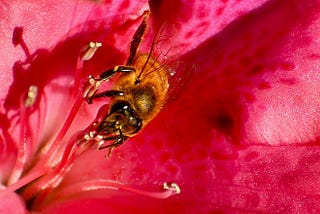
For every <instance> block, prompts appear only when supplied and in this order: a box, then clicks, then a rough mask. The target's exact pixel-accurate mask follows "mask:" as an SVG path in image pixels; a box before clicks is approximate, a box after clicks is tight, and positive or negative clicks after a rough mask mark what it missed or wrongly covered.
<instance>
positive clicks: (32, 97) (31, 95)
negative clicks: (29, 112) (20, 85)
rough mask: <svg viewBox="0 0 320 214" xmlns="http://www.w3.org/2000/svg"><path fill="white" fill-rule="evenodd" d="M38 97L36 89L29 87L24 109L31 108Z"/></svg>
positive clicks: (33, 86)
mask: <svg viewBox="0 0 320 214" xmlns="http://www.w3.org/2000/svg"><path fill="white" fill-rule="evenodd" d="M37 96H38V87H37V86H35V85H31V86H30V87H29V89H28V94H27V98H26V100H25V102H24V105H25V106H26V107H31V106H33V104H34V103H35V102H36V99H37Z"/></svg>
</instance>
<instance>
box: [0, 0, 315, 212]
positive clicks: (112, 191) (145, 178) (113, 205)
mask: <svg viewBox="0 0 320 214" xmlns="http://www.w3.org/2000/svg"><path fill="white" fill-rule="evenodd" d="M255 2H256V3H255V4H253V3H252V2H251V1H231V0H229V1H208V2H207V1H203V2H197V3H189V2H182V1H174V2H172V1H170V2H169V1H161V2H160V3H159V1H150V2H149V3H150V9H151V13H152V15H151V17H150V23H149V24H150V25H149V28H148V33H147V34H146V36H145V39H144V40H143V42H142V45H141V48H140V49H141V51H143V52H148V50H149V49H150V41H151V39H152V34H155V33H156V32H161V35H160V39H159V43H157V44H156V46H157V48H156V50H155V52H158V53H164V54H165V56H166V57H168V59H170V60H173V61H174V62H177V64H179V65H180V66H179V69H177V70H176V71H175V72H176V75H175V77H174V78H173V79H174V80H176V84H173V85H171V88H173V91H174V92H173V94H170V96H171V97H169V102H168V103H167V105H166V106H165V108H164V109H163V110H162V112H161V113H160V114H159V115H158V116H157V117H156V118H155V119H154V120H153V121H152V122H151V123H150V124H149V125H148V126H147V127H146V128H145V129H144V130H143V131H142V132H141V133H140V134H139V135H137V136H135V137H133V138H130V139H129V140H128V141H126V142H125V144H124V145H122V146H120V147H119V148H117V149H115V150H114V151H113V153H112V156H111V158H110V159H107V160H106V159H105V158H104V156H105V154H106V151H105V150H102V151H97V150H94V149H90V148H87V149H84V147H81V146H77V144H76V142H77V140H78V138H77V137H78V136H79V134H81V133H83V131H82V130H84V129H85V128H86V127H88V126H89V125H90V124H91V123H92V121H93V120H94V118H95V117H96V114H97V111H98V109H100V107H101V106H102V105H104V104H105V103H107V102H108V100H107V99H101V100H100V101H96V102H94V103H93V104H92V105H88V104H87V103H86V102H85V101H84V99H83V98H82V97H81V96H82V95H83V94H82V93H83V90H82V89H83V85H84V84H85V83H86V81H87V78H86V77H87V76H88V75H97V74H99V73H100V72H102V71H103V70H105V69H108V68H112V67H113V66H115V65H120V64H123V63H125V60H126V58H127V57H128V48H129V45H130V41H131V38H132V35H133V33H134V32H135V30H136V29H137V26H138V25H139V23H140V21H141V17H142V14H143V11H145V10H147V9H149V7H148V4H147V2H145V1H144V2H143V1H141V2H135V3H132V2H129V1H119V2H112V3H107V2H105V3H97V2H83V1H75V2H70V1H61V2H57V1H52V2H50V3H48V2H47V3H46V4H41V3H30V2H28V1H22V2H21V1H19V2H10V3H6V2H2V3H1V5H2V8H3V10H2V12H3V14H4V16H3V18H2V20H0V22H1V25H0V26H1V35H2V37H1V42H2V43H1V44H2V46H1V47H2V51H0V54H2V57H1V59H2V63H1V65H0V68H1V75H0V76H1V79H2V84H3V85H2V87H1V89H0V96H1V97H2V102H1V109H0V110H1V112H0V113H1V114H0V116H1V123H0V125H1V135H0V143H1V144H0V152H1V155H0V158H1V161H0V172H1V173H0V181H1V184H2V185H1V187H2V191H1V192H0V197H1V200H0V211H2V210H3V212H7V213H8V212H10V213H12V211H9V209H11V208H14V209H13V210H14V211H16V213H21V212H23V210H26V209H28V210H30V211H36V212H45V213H64V212H65V213H68V212H71V211H72V212H78V213H93V212H94V213H102V212H103V213H105V212H108V211H109V212H110V213H124V212H130V213H134V212H137V213H138V212H139V213H141V212H142V211H143V212H144V213H164V212H167V213H168V212H169V213H186V212H188V213H194V212H200V213H212V212H223V213H234V212H247V211H253V212H276V211H281V212H284V213H298V212H299V213H301V212H306V213H312V212H313V213H315V212H317V211H319V210H320V207H319V205H318V201H319V196H318V193H317V191H318V183H319V182H320V180H319V179H318V177H319V176H318V173H319V166H318V165H319V164H318V162H319V154H320V153H319V152H320V151H319V148H318V146H317V145H318V136H319V134H318V133H319V129H320V125H319V117H318V115H319V107H318V106H320V105H319V101H318V95H319V92H320V86H319V84H318V81H317V80H318V79H319V74H318V69H319V65H320V53H319V50H320V49H319V45H320V44H319V39H318V38H319V32H320V31H319V25H320V16H319V11H320V10H319V5H320V2H319V1H316V0H309V1H307V2H303V3H302V2H301V1H298V0H293V1H290V2H285V1H280V0H270V1H259V2H257V1H255ZM159 29H161V30H159ZM91 41H93V42H101V43H102V47H101V48H99V49H98V50H97V51H96V53H95V54H94V56H93V58H92V59H90V60H88V61H86V62H82V60H81V59H79V55H81V53H82V52H83V47H85V45H87V44H88V43H89V42H91ZM171 65H173V64H171ZM172 68H173V69H174V68H175V67H172ZM194 68H195V70H194ZM193 70H194V72H193V73H192V71H193ZM181 83H182V85H179V84H181ZM106 85H108V84H106ZM109 85H110V84H109ZM177 91H178V92H177ZM28 93H29V94H28ZM176 95H179V96H177V97H176ZM164 182H168V183H170V182H175V183H176V184H178V185H179V187H180V189H181V193H180V194H177V195H171V194H173V193H174V192H172V191H170V190H167V191H166V190H161V186H162V184H163V183H164ZM161 197H162V198H166V199H159V198H161ZM1 209H2V210H1Z"/></svg>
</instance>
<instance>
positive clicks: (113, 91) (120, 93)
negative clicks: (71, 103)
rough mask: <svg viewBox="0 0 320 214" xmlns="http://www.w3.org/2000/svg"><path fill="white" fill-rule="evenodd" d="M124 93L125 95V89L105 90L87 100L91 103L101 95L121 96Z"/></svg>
mask: <svg viewBox="0 0 320 214" xmlns="http://www.w3.org/2000/svg"><path fill="white" fill-rule="evenodd" d="M123 95H124V92H123V91H118V90H110V91H104V92H101V93H98V94H94V95H92V96H91V97H89V98H88V99H87V102H88V103H89V104H91V103H92V100H93V99H96V98H99V97H119V96H123Z"/></svg>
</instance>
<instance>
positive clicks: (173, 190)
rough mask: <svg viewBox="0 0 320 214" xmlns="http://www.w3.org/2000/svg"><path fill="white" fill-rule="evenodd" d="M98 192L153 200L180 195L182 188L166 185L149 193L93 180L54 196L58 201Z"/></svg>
mask: <svg viewBox="0 0 320 214" xmlns="http://www.w3.org/2000/svg"><path fill="white" fill-rule="evenodd" d="M96 190H123V191H127V192H131V193H135V194H138V195H144V196H147V197H151V198H158V199H166V198H169V197H171V196H173V195H176V194H179V193H180V192H181V191H180V187H179V186H178V184H176V183H170V184H168V183H166V182H165V183H164V184H163V190H162V191H160V192H149V191H145V190H139V189H135V188H133V187H129V186H126V185H125V184H122V183H120V182H116V181H110V180H104V179H103V180H91V181H84V182H80V183H77V184H73V185H68V186H66V187H65V188H63V189H61V190H60V191H59V192H58V193H56V195H55V196H54V197H55V198H57V199H62V198H64V197H66V198H69V197H71V196H73V195H76V194H79V193H81V194H83V192H84V191H96Z"/></svg>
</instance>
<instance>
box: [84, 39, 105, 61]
mask: <svg viewBox="0 0 320 214" xmlns="http://www.w3.org/2000/svg"><path fill="white" fill-rule="evenodd" d="M101 46H102V44H101V43H100V42H90V43H89V44H88V46H86V47H85V48H84V49H83V50H82V52H81V54H80V59H81V60H83V61H86V60H90V59H91V58H92V57H93V56H94V54H95V53H96V51H97V50H98V48H100V47H101Z"/></svg>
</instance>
